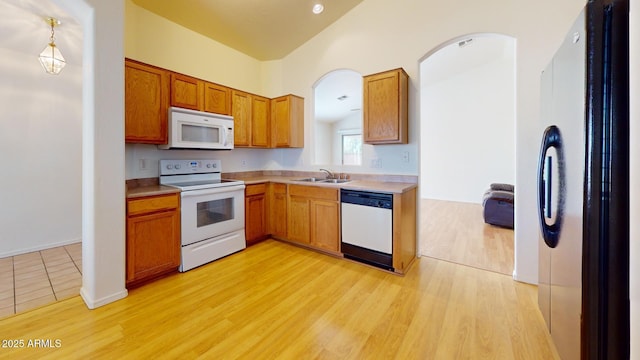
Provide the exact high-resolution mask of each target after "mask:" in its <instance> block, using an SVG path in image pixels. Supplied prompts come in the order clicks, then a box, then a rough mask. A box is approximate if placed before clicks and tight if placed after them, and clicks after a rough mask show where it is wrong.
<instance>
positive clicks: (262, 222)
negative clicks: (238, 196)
mask: <svg viewBox="0 0 640 360" xmlns="http://www.w3.org/2000/svg"><path fill="white" fill-rule="evenodd" d="M244 191H245V198H244V214H245V215H244V217H245V238H246V241H247V246H249V245H253V244H255V243H258V242H260V241H262V240H264V239H265V238H267V237H268V232H267V184H255V185H247V186H246V188H245V190H244Z"/></svg>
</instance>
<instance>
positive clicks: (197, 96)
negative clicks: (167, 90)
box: [171, 73, 204, 110]
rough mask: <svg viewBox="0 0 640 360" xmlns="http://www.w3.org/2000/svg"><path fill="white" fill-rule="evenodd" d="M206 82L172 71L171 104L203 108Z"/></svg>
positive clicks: (194, 108)
mask: <svg viewBox="0 0 640 360" xmlns="http://www.w3.org/2000/svg"><path fill="white" fill-rule="evenodd" d="M203 90H204V82H203V81H202V80H199V79H196V78H194V77H191V76H186V75H182V74H177V73H171V106H177V107H181V108H185V109H192V110H203V108H204V107H203V104H202V98H203Z"/></svg>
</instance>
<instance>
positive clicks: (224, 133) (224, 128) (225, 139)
mask: <svg viewBox="0 0 640 360" xmlns="http://www.w3.org/2000/svg"><path fill="white" fill-rule="evenodd" d="M222 146H227V127H226V126H223V127H222Z"/></svg>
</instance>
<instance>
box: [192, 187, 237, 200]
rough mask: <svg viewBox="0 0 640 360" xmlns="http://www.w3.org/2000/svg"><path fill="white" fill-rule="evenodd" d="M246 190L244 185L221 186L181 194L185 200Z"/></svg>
mask: <svg viewBox="0 0 640 360" xmlns="http://www.w3.org/2000/svg"><path fill="white" fill-rule="evenodd" d="M238 190H244V185H232V186H220V187H214V188H208V189H200V190H189V191H183V192H181V193H180V194H181V195H182V197H183V198H186V197H194V196H202V195H213V194H223V193H228V192H232V191H238Z"/></svg>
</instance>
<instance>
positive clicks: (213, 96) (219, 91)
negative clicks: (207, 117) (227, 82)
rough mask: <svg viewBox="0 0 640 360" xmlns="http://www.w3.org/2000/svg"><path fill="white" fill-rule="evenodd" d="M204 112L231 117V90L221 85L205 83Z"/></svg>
mask: <svg viewBox="0 0 640 360" xmlns="http://www.w3.org/2000/svg"><path fill="white" fill-rule="evenodd" d="M204 111H206V112H211V113H216V114H222V115H231V89H229V88H228V87H225V86H222V85H218V84H214V83H210V82H205V83H204Z"/></svg>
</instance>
